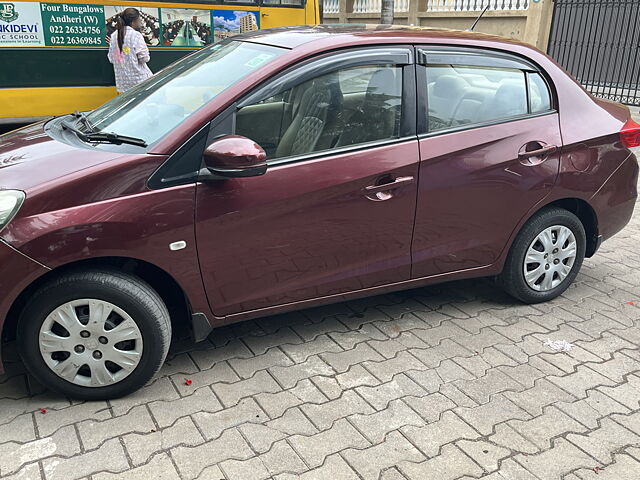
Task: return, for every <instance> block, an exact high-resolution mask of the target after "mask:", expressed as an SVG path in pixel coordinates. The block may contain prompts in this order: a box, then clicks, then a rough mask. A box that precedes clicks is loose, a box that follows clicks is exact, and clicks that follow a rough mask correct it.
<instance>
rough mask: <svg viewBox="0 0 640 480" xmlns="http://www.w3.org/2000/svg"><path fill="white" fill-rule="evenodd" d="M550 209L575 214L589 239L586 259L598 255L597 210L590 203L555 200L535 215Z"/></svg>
mask: <svg viewBox="0 0 640 480" xmlns="http://www.w3.org/2000/svg"><path fill="white" fill-rule="evenodd" d="M549 207H559V208H563V209H565V210H567V211H569V212H571V213H573V214H574V215H575V216H576V217H578V219H580V222H581V223H582V226H583V227H584V231H585V234H586V238H587V245H586V251H585V257H586V258H591V257H593V255H594V254H595V253H596V250H597V249H598V236H599V233H598V232H599V229H598V216H597V215H596V212H595V210H594V209H593V207H592V206H591V205H589V203H587V202H586V201H584V200H582V199H580V198H571V197H570V198H562V199H559V200H554V201H553V202H551V203H548V204H546V205H545V206H544V207H542V208H540V209H538V210H537V211H536V212H534V213H533V214H532V215H531V217H533V215H535V214H537V213H538V212H539V211H540V210H543V209H545V208H549ZM531 217H529V218H531Z"/></svg>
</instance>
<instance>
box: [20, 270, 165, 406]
mask: <svg viewBox="0 0 640 480" xmlns="http://www.w3.org/2000/svg"><path fill="white" fill-rule="evenodd" d="M170 340H171V322H170V318H169V313H168V312H167V308H166V306H165V305H164V303H163V301H162V299H161V298H160V297H159V296H158V294H157V293H156V292H155V291H154V290H153V289H152V288H151V287H150V286H149V285H148V284H146V283H145V282H143V281H142V280H140V279H138V278H137V277H134V276H131V275H128V274H124V273H122V272H119V271H117V270H96V271H89V272H73V273H68V274H64V275H62V276H59V277H57V278H55V279H54V280H52V281H50V282H49V283H47V284H45V285H43V286H42V287H41V288H40V289H39V290H37V291H36V292H35V293H34V294H33V296H32V297H31V298H30V299H29V303H28V306H27V307H26V308H25V309H24V311H23V312H22V314H21V316H20V320H19V323H18V341H19V344H20V352H21V355H22V358H23V361H24V363H25V365H26V367H27V369H28V370H29V371H30V373H31V374H32V375H33V376H34V377H36V378H37V379H38V380H39V381H40V382H41V383H42V384H44V385H45V386H47V387H48V388H50V389H52V390H55V391H57V392H59V393H62V394H64V395H67V396H69V397H72V398H77V399H84V400H104V399H110V398H117V397H120V396H123V395H126V394H128V393H131V392H133V391H135V390H137V389H138V388H140V387H141V386H143V385H144V384H145V383H146V382H147V381H148V380H150V379H151V378H152V377H153V375H155V373H156V372H157V371H158V370H159V368H160V367H161V366H162V363H163V362H164V359H165V357H166V355H167V351H168V349H169V343H170Z"/></svg>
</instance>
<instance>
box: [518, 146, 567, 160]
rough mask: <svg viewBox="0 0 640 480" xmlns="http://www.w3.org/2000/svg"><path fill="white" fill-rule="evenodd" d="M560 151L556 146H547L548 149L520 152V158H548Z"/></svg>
mask: <svg viewBox="0 0 640 480" xmlns="http://www.w3.org/2000/svg"><path fill="white" fill-rule="evenodd" d="M557 151H558V147H556V146H555V145H547V146H546V147H542V148H539V149H537V150H531V151H530V152H520V153H518V157H520V158H523V159H526V158H533V157H546V156H547V155H551V154H552V153H556V152H557Z"/></svg>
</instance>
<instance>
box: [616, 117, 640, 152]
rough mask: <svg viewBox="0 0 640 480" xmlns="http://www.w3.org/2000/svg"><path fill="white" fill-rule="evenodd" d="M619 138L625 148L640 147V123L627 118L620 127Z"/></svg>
mask: <svg viewBox="0 0 640 480" xmlns="http://www.w3.org/2000/svg"><path fill="white" fill-rule="evenodd" d="M620 139H621V140H622V144H623V145H624V146H625V147H627V148H633V147H640V125H638V124H637V123H636V122H634V121H633V120H631V119H629V121H628V122H627V123H625V124H624V127H622V131H621V132H620Z"/></svg>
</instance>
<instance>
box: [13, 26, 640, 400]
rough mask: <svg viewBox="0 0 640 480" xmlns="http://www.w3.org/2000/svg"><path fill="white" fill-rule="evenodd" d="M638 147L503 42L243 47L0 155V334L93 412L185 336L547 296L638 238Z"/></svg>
mask: <svg viewBox="0 0 640 480" xmlns="http://www.w3.org/2000/svg"><path fill="white" fill-rule="evenodd" d="M638 145H640V125H637V124H635V123H634V122H633V121H632V120H631V118H630V114H629V110H628V109H627V108H626V107H624V106H621V105H618V104H615V103H610V102H605V101H603V100H597V99H595V98H593V97H592V96H590V95H589V94H587V93H586V92H585V91H584V90H583V89H582V88H581V87H580V86H579V85H578V84H576V82H575V81H574V80H572V79H571V78H570V77H569V76H568V75H567V74H566V73H565V72H564V71H562V70H561V68H560V67H558V65H557V64H556V63H554V62H553V61H552V60H551V59H550V58H549V57H547V56H546V55H545V54H543V53H541V52H540V51H538V50H536V49H535V48H532V47H530V46H528V45H525V44H522V43H519V42H516V41H513V40H507V39H503V38H498V37H492V36H487V35H480V34H472V33H465V32H459V31H448V30H429V29H420V28H401V27H393V28H389V27H377V26H372V27H362V26H361V27H349V28H346V27H338V26H336V27H328V26H326V27H312V28H311V27H295V28H283V29H276V30H266V31H260V32H254V33H250V34H247V35H241V36H237V37H233V39H228V40H225V41H223V42H220V43H218V44H215V45H213V46H210V47H207V48H205V49H203V50H201V51H198V52H196V53H194V54H192V55H190V56H188V57H186V58H184V59H183V60H181V61H179V62H178V63H176V64H174V65H173V66H171V67H169V68H167V69H165V70H163V71H161V72H160V73H158V74H157V75H155V76H154V77H152V78H150V79H149V80H147V81H145V82H144V83H142V84H140V85H139V86H137V87H135V88H133V89H131V90H129V91H128V92H126V93H125V94H123V95H120V96H118V97H117V98H115V99H114V100H112V101H110V102H109V103H107V104H106V105H104V106H102V107H100V108H98V109H97V110H95V111H93V112H90V113H88V114H86V115H85V114H78V113H76V114H74V115H68V116H63V117H59V118H55V119H53V120H50V121H49V122H47V123H44V124H37V125H34V126H31V127H27V128H24V129H22V130H20V131H17V132H14V133H12V134H9V135H5V136H4V137H1V145H0V265H2V276H0V325H2V326H3V337H4V338H5V339H10V338H17V340H18V343H19V349H20V352H21V355H22V357H23V359H24V362H25V364H26V365H27V367H28V368H29V370H30V371H31V373H32V374H33V375H34V376H35V377H37V378H38V379H39V380H40V381H41V382H42V383H43V384H45V385H47V386H48V387H50V388H52V389H54V390H57V391H59V392H62V393H64V394H66V395H69V396H72V397H76V398H85V399H99V398H112V397H117V396H120V395H124V394H127V393H129V392H131V391H133V390H135V389H137V388H139V387H140V386H141V385H143V384H144V383H145V382H147V381H148V380H149V379H150V378H151V377H152V376H153V375H154V374H155V373H156V372H157V370H158V369H159V368H160V366H161V365H162V362H163V361H164V359H165V356H166V354H167V349H168V348H169V343H170V341H171V332H172V328H173V329H174V330H175V329H176V328H178V327H181V326H183V325H186V326H188V327H189V328H190V329H191V330H192V332H193V336H194V338H195V340H196V341H197V340H202V339H203V338H205V337H206V336H207V335H208V334H209V333H210V331H211V329H212V328H213V327H215V326H219V325H223V324H227V323H231V322H237V321H240V320H244V319H249V318H255V317H260V316H264V315H270V314H274V313H278V312H284V311H288V310H293V309H298V308H303V307H310V306H314V305H320V304H325V303H330V302H335V301H340V300H344V299H349V298H355V297H361V296H366V295H374V294H379V293H382V292H388V291H392V290H400V289H405V288H414V287H418V286H422V285H427V284H431V283H436V282H444V281H448V280H454V279H460V278H469V277H481V276H496V277H497V278H498V279H499V283H500V284H501V285H502V286H503V287H504V288H505V289H506V290H507V292H509V293H510V294H511V295H513V296H514V297H516V298H517V299H519V300H521V301H523V302H527V303H535V302H542V301H547V300H551V299H553V298H555V297H557V296H558V295H560V294H561V293H562V292H563V291H564V290H565V289H566V288H567V287H568V286H569V285H570V284H571V282H572V281H573V280H574V278H575V277H576V275H577V273H578V271H579V270H580V267H581V264H582V261H583V259H584V257H591V256H592V255H594V254H595V253H596V251H597V250H598V247H599V246H600V244H601V242H602V241H603V240H606V239H608V238H610V237H611V236H612V235H614V234H615V233H616V232H618V231H620V230H621V229H622V228H623V227H624V226H625V225H626V224H627V222H628V221H629V219H630V217H631V215H632V212H633V207H634V203H635V199H636V196H637V192H636V184H637V180H638V163H637V160H636V158H635V157H634V155H633V154H632V153H631V151H630V150H629V148H630V147H634V146H638Z"/></svg>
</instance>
